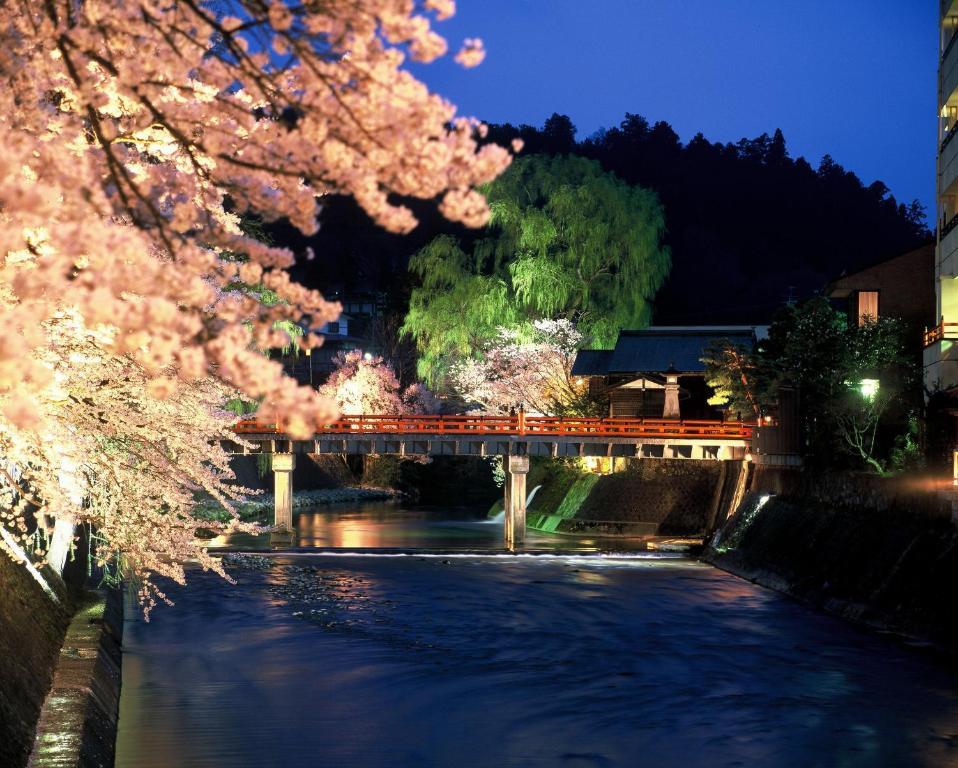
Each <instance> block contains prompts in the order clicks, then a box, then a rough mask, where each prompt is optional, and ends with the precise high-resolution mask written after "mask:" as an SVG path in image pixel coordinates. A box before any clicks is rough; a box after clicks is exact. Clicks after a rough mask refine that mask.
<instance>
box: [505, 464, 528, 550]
mask: <svg viewBox="0 0 958 768" xmlns="http://www.w3.org/2000/svg"><path fill="white" fill-rule="evenodd" d="M505 462H506V467H505V469H506V484H505V506H504V509H505V515H503V518H504V521H505V542H506V547H508V548H509V549H512V548H513V547H515V546H516V545H518V544H522V543H523V542H524V541H525V538H526V475H527V474H528V473H529V457H528V456H506V457H505Z"/></svg>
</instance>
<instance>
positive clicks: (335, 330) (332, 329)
mask: <svg viewBox="0 0 958 768" xmlns="http://www.w3.org/2000/svg"><path fill="white" fill-rule="evenodd" d="M326 333H329V334H332V335H333V336H338V335H339V323H338V322H335V323H326Z"/></svg>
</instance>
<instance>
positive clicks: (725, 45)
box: [417, 0, 938, 210]
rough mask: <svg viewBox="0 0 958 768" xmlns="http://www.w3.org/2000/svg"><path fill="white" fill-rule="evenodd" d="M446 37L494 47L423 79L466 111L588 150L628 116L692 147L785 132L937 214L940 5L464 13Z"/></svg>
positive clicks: (525, 1)
mask: <svg viewBox="0 0 958 768" xmlns="http://www.w3.org/2000/svg"><path fill="white" fill-rule="evenodd" d="M458 6H459V9H458V13H457V15H456V17H455V18H454V19H452V20H450V21H447V22H443V23H441V24H439V25H438V30H439V31H440V32H441V33H443V34H444V35H445V36H446V37H447V38H448V39H449V41H450V47H451V49H452V50H453V51H454V50H456V49H457V48H458V46H459V44H460V43H461V41H462V39H463V38H464V37H471V36H478V37H481V38H482V39H483V40H484V42H485V44H486V48H487V50H488V56H487V58H486V61H485V62H484V63H483V64H482V65H481V66H480V67H478V68H476V69H472V70H462V69H461V68H459V67H457V66H455V65H454V64H452V63H451V61H449V60H448V59H446V60H443V61H441V62H438V63H436V64H433V65H430V66H428V67H424V68H421V69H420V68H417V74H418V75H419V76H421V77H423V78H424V79H425V80H426V82H428V83H429V84H430V86H432V87H433V89H434V90H436V91H438V92H439V93H442V94H443V95H444V96H447V97H449V98H450V99H451V100H452V101H453V102H454V103H456V104H457V105H458V106H459V107H460V111H461V112H462V113H463V114H471V115H475V116H477V117H480V118H482V119H484V120H488V121H491V122H506V121H508V122H512V123H530V124H533V125H541V124H542V122H543V121H544V120H545V118H546V117H548V116H549V115H550V114H552V113H553V112H560V113H565V114H568V115H569V116H570V117H571V118H572V120H573V122H574V123H575V124H576V126H577V127H578V129H579V134H578V135H579V138H583V137H585V136H588V135H589V134H591V133H593V132H594V131H595V130H596V129H597V128H599V127H601V126H611V125H615V124H616V123H618V122H619V121H620V120H621V118H622V117H623V115H624V114H625V112H635V113H638V114H641V115H644V116H645V117H646V118H648V119H649V120H650V121H653V122H654V121H656V120H665V121H667V122H669V123H670V124H671V125H672V127H673V128H674V129H675V130H676V132H677V133H678V134H679V136H680V137H681V138H682V140H683V141H687V140H688V139H690V138H691V137H692V136H693V135H694V134H695V133H696V132H697V131H701V132H702V133H704V134H705V136H706V137H707V138H708V139H710V140H712V141H723V142H724V141H737V140H738V139H740V138H742V137H743V136H747V137H749V138H751V137H754V136H758V135H759V134H761V133H763V132H768V133H772V132H773V131H774V130H775V129H776V128H781V129H782V131H783V132H784V134H785V138H786V141H787V143H788V148H789V152H790V154H791V155H792V156H793V157H794V156H798V155H804V156H805V157H806V158H808V159H809V161H811V162H812V163H813V164H814V165H817V164H818V161H819V160H820V159H821V157H822V155H823V154H825V153H828V154H831V155H832V156H833V157H834V158H835V159H836V160H837V161H838V162H839V163H841V164H842V165H844V166H845V167H846V168H849V169H851V170H853V171H855V172H856V173H857V174H858V175H859V176H860V177H861V178H862V179H863V181H865V183H870V182H871V181H874V180H875V179H881V180H882V181H884V182H885V183H886V184H887V185H888V186H889V187H890V188H891V190H892V193H893V194H894V195H895V196H896V197H897V198H899V199H900V200H904V201H911V200H912V199H914V198H918V199H919V200H921V202H923V203H924V204H925V205H926V206H927V207H928V208H929V210H931V206H932V200H933V198H934V173H935V140H936V127H935V92H936V68H937V40H938V31H937V2H936V0H870V1H869V2H866V1H865V0H779V1H778V2H776V1H774V0H459V2H458Z"/></svg>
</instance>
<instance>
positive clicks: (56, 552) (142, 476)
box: [0, 312, 252, 612]
mask: <svg viewBox="0 0 958 768" xmlns="http://www.w3.org/2000/svg"><path fill="white" fill-rule="evenodd" d="M40 331H41V332H42V333H43V334H44V336H45V337H46V342H47V343H46V344H45V345H44V346H43V347H42V348H41V349H40V350H37V351H36V352H35V357H34V360H35V362H37V363H38V364H39V365H41V366H43V367H44V369H45V370H46V371H47V374H48V379H49V385H48V387H47V388H46V390H45V392H44V397H43V398H38V399H37V400H36V402H35V406H34V407H35V410H34V411H33V413H34V414H36V415H37V416H38V417H39V421H38V424H37V427H36V429H34V430H25V429H23V428H22V427H16V426H14V425H13V424H12V423H11V422H9V421H7V420H0V454H2V455H3V457H4V466H3V468H0V477H2V478H3V481H4V482H3V483H2V484H0V487H2V488H3V490H4V496H5V499H4V500H5V503H4V504H3V507H4V509H3V510H2V511H0V518H2V519H0V525H2V533H3V539H4V548H5V549H6V551H7V552H8V554H13V555H14V557H15V559H18V560H21V559H23V557H24V554H28V555H31V556H32V557H33V558H34V559H36V560H42V559H43V558H44V557H45V558H46V561H47V562H49V563H50V564H51V565H52V566H53V568H54V570H56V571H57V572H59V571H60V570H61V569H62V567H63V564H64V559H65V557H66V555H67V551H68V549H69V547H70V545H71V544H72V541H73V531H74V526H75V525H76V524H77V523H79V522H88V523H92V524H93V525H94V526H95V528H96V538H97V552H96V557H97V560H98V561H99V563H100V564H101V565H103V566H105V567H107V568H110V569H113V568H117V567H122V570H123V574H124V575H125V576H127V577H132V579H133V581H134V583H135V584H136V586H137V588H138V590H139V594H140V598H141V601H142V602H143V605H144V609H145V610H146V611H147V612H148V611H149V609H150V608H152V607H153V605H155V602H156V599H157V598H160V599H164V595H163V593H162V592H161V591H160V590H159V588H158V587H157V585H156V583H155V577H156V576H164V577H167V578H170V579H172V580H174V581H176V582H179V583H183V581H184V574H183V568H182V566H181V565H180V563H181V561H182V560H183V559H184V558H185V557H186V556H189V557H191V558H194V559H197V560H198V561H199V562H200V564H201V565H202V566H203V567H204V568H208V569H211V570H214V571H216V572H218V573H220V574H222V573H223V569H222V566H221V565H220V561H219V559H218V558H211V557H209V555H208V554H207V553H206V551H205V550H204V549H203V548H202V547H200V546H198V545H197V544H196V529H197V528H198V527H200V525H202V527H204V528H206V529H213V530H214V531H224V530H227V529H229V528H240V529H246V530H252V526H246V525H242V524H240V523H238V522H236V521H235V520H234V521H232V522H231V523H230V524H229V525H225V524H222V523H216V522H209V521H203V522H202V523H200V522H199V521H197V520H196V519H194V518H193V517H192V514H191V512H192V509H193V505H194V501H195V495H196V494H198V493H202V494H206V495H208V496H211V497H212V498H213V499H215V500H216V501H218V502H219V503H220V504H221V505H222V506H224V507H225V508H226V509H228V510H230V511H232V510H233V505H232V502H233V501H235V500H237V499H238V498H240V496H241V494H244V493H247V492H248V491H247V490H246V489H244V488H242V487H238V486H235V485H230V484H228V483H227V482H226V481H228V480H230V479H232V477H233V475H232V472H231V471H230V469H229V464H228V461H229V457H228V455H227V454H226V452H225V451H224V449H223V448H222V441H224V440H228V439H234V440H235V439H236V436H235V435H234V434H233V432H232V426H233V424H234V423H235V417H234V416H233V415H232V414H231V413H228V412H226V411H224V410H223V409H222V403H223V402H224V401H225V400H226V398H227V397H228V396H229V395H230V394H231V393H230V391H229V390H228V389H226V388H225V387H223V385H222V384H220V383H219V382H217V381H216V380H214V379H212V378H209V377H204V378H198V379H194V380H192V381H190V382H182V381H179V380H178V379H177V377H176V372H175V371H174V370H173V369H172V368H171V369H168V370H166V371H161V374H163V375H161V376H160V377H156V376H153V375H152V374H148V373H147V372H146V371H145V370H144V369H143V368H142V366H139V365H137V364H136V363H135V362H133V361H132V360H130V359H129V358H128V357H122V356H118V355H115V354H113V353H112V352H111V351H110V348H111V346H112V343H113V341H114V339H113V336H114V334H115V333H116V331H115V330H114V329H110V328H108V327H105V326H101V327H100V328H98V329H97V330H91V329H88V328H86V327H85V326H84V325H83V323H82V321H81V319H80V317H79V315H78V314H77V313H75V312H62V313H58V314H57V315H56V316H55V317H54V318H52V319H50V320H48V321H46V322H45V323H44V324H43V325H42V326H41V328H40ZM34 518H36V519H37V521H38V526H37V527H36V529H35V530H34V526H32V525H31V521H32V519H34ZM24 550H26V551H25V552H24Z"/></svg>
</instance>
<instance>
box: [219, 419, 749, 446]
mask: <svg viewBox="0 0 958 768" xmlns="http://www.w3.org/2000/svg"><path fill="white" fill-rule="evenodd" d="M754 427H755V425H754V424H751V423H748V422H734V421H706V420H700V421H694V420H692V421H682V420H678V419H636V418H630V417H621V416H620V417H610V418H585V417H583V418H568V417H557V416H526V415H525V414H517V415H515V416H459V415H451V416H445V415H443V416H433V415H408V416H407V415H402V416H400V415H361V416H341V417H340V418H338V419H336V420H335V421H331V422H330V423H328V424H323V425H321V426H319V427H318V428H317V429H316V433H317V434H336V435H354V434H400V435H465V436H473V437H479V436H484V435H490V436H496V435H502V436H507V435H508V436H513V435H518V436H522V435H529V436H542V437H560V436H574V435H588V436H593V437H687V438H699V439H702V438H708V437H715V438H728V439H736V438H737V439H744V440H749V439H751V437H752V431H753V429H754ZM234 430H235V431H236V432H237V433H238V434H245V435H252V434H271V433H274V434H283V425H282V422H280V423H264V422H260V421H258V420H256V419H246V420H244V421H240V422H239V423H238V424H237V425H236V426H235V428H234Z"/></svg>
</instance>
